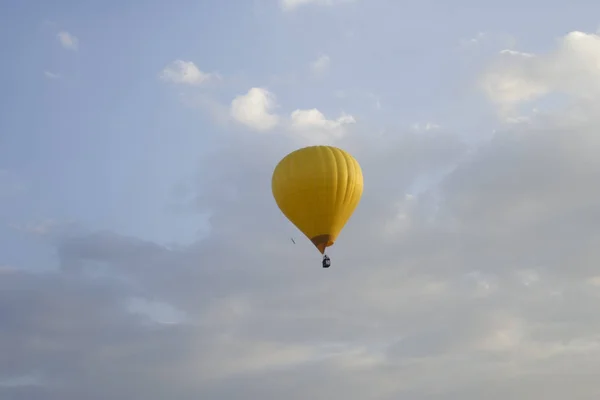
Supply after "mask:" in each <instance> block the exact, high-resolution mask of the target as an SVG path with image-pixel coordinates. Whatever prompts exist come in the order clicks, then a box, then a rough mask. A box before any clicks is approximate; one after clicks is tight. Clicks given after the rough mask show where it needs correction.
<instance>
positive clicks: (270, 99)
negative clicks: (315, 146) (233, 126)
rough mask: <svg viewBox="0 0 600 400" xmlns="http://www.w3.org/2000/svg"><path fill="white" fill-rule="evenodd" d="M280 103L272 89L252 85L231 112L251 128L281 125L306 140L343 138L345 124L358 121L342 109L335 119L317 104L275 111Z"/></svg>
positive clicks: (316, 140)
mask: <svg viewBox="0 0 600 400" xmlns="http://www.w3.org/2000/svg"><path fill="white" fill-rule="evenodd" d="M278 107H279V105H278V104H277V102H276V97H275V95H274V94H273V93H271V92H270V91H268V90H267V89H264V88H258V87H255V88H252V89H250V90H249V91H248V92H247V93H246V94H244V95H239V96H237V97H235V98H234V99H233V101H232V102H231V107H230V116H231V117H232V118H233V119H234V120H235V121H237V122H239V123H241V124H243V125H245V126H247V127H248V128H250V129H252V130H255V131H259V132H267V131H271V130H273V129H274V128H275V127H278V126H280V127H281V129H282V130H281V132H284V133H285V132H287V133H289V134H291V135H292V136H293V137H295V138H297V139H300V140H302V141H304V142H305V143H318V142H321V143H323V142H332V141H335V140H338V139H341V138H342V137H343V136H344V135H345V133H346V127H347V126H348V125H351V124H355V123H356V120H355V118H354V117H353V116H352V115H348V114H345V113H342V114H341V115H340V116H339V117H338V118H336V119H333V120H331V119H327V118H326V117H325V115H324V114H323V113H322V112H321V111H319V110H318V109H316V108H313V109H307V110H301V109H297V110H294V111H292V112H291V113H290V116H289V118H285V117H283V116H281V115H278V114H277V113H275V109H276V108H278Z"/></svg>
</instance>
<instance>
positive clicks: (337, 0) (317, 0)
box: [280, 0, 355, 11]
mask: <svg viewBox="0 0 600 400" xmlns="http://www.w3.org/2000/svg"><path fill="white" fill-rule="evenodd" d="M352 1H355V0H280V5H281V8H283V10H285V11H292V10H295V9H297V8H299V7H302V6H307V5H318V6H333V5H337V4H343V3H349V2H352Z"/></svg>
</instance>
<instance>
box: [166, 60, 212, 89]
mask: <svg viewBox="0 0 600 400" xmlns="http://www.w3.org/2000/svg"><path fill="white" fill-rule="evenodd" d="M160 78H161V79H162V80H164V81H166V82H172V83H179V84H186V85H201V84H203V83H206V82H208V81H210V80H214V79H219V75H218V74H216V73H207V72H203V71H201V70H200V69H198V67H197V66H196V64H194V63H193V62H191V61H183V60H175V61H173V62H171V63H170V64H169V65H167V66H166V67H165V68H164V69H163V70H162V72H161V73H160Z"/></svg>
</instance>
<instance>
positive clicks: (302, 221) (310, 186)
mask: <svg viewBox="0 0 600 400" xmlns="http://www.w3.org/2000/svg"><path fill="white" fill-rule="evenodd" d="M271 188H272V191H273V196H274V197H275V201H276V203H277V206H278V207H279V208H280V210H281V211H282V212H283V214H284V215H285V216H286V217H287V218H288V219H289V220H290V221H291V222H292V223H293V224H294V225H295V226H296V227H297V228H298V229H300V231H302V233H304V234H305V235H306V236H307V237H308V238H309V239H311V240H313V243H315V246H317V248H318V249H319V251H321V253H323V252H324V250H325V247H328V246H331V245H333V243H334V242H335V240H336V238H337V236H338V235H339V233H340V232H341V230H342V228H343V227H344V225H345V224H346V222H347V221H348V219H349V218H350V216H351V215H352V213H353V212H354V210H355V209H356V207H357V206H358V203H359V202H360V198H361V196H362V192H363V175H362V170H361V168H360V165H359V164H358V162H357V161H356V159H354V157H352V156H351V155H350V154H348V153H347V152H345V151H343V150H341V149H339V148H336V147H331V146H311V147H305V148H302V149H299V150H296V151H294V152H292V153H290V154H288V155H287V156H285V157H284V158H283V159H282V160H281V161H280V162H279V164H277V166H276V167H275V170H274V171H273V178H272V182H271ZM324 235H325V237H326V240H325V242H324V243H322V245H317V242H318V241H319V240H322V239H323V238H322V237H321V236H324ZM319 237H321V239H319Z"/></svg>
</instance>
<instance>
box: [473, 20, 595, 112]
mask: <svg viewBox="0 0 600 400" xmlns="http://www.w3.org/2000/svg"><path fill="white" fill-rule="evenodd" d="M599 65H600V36H598V35H595V34H587V33H583V32H578V31H574V32H571V33H569V34H567V35H566V36H564V37H563V38H561V39H560V40H559V42H558V47H557V48H556V49H555V50H554V51H552V52H550V53H546V54H539V55H536V54H531V53H523V52H518V51H514V50H504V51H502V52H500V54H499V57H498V58H497V60H496V61H495V62H494V63H493V64H492V65H491V66H490V67H489V69H488V70H487V71H486V73H485V74H484V75H483V76H482V78H481V80H480V84H481V87H482V89H483V91H484V92H485V93H486V95H487V96H488V97H489V98H490V99H491V100H492V101H493V102H494V103H495V104H496V105H497V106H498V107H499V110H500V111H501V112H502V113H503V115H505V116H508V115H511V113H512V114H514V112H515V108H516V107H517V106H519V105H520V104H522V103H525V102H529V101H533V100H537V99H540V98H542V97H543V96H546V95H548V94H552V93H557V94H565V95H568V96H571V97H572V98H575V99H591V98H594V99H597V98H599V96H600V68H599V67H598V66H599ZM512 116H514V115H512Z"/></svg>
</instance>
